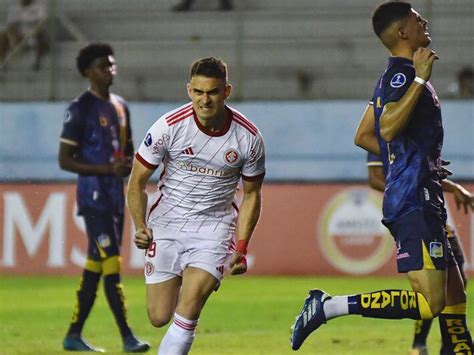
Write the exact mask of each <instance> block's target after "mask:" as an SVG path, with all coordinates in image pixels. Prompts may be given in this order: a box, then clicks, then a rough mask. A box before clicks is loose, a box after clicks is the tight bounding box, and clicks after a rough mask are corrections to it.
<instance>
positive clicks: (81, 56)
mask: <svg viewBox="0 0 474 355" xmlns="http://www.w3.org/2000/svg"><path fill="white" fill-rule="evenodd" d="M109 55H114V50H113V49H112V46H111V45H110V44H107V43H90V44H88V45H87V46H85V47H83V48H81V50H80V51H79V53H78V54H77V57H76V67H77V70H79V73H81V74H82V76H86V74H85V71H86V70H87V68H89V66H90V65H91V63H92V62H93V61H94V60H95V59H97V58H101V57H107V56H109Z"/></svg>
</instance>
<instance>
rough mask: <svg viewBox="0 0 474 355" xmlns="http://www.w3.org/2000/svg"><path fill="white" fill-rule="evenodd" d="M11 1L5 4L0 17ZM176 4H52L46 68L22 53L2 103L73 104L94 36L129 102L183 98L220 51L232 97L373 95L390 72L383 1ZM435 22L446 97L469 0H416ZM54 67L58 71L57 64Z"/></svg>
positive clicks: (467, 55)
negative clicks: (107, 49) (115, 67)
mask: <svg viewBox="0 0 474 355" xmlns="http://www.w3.org/2000/svg"><path fill="white" fill-rule="evenodd" d="M9 3H10V1H9V0H0V21H1V22H4V20H5V18H6V9H7V7H8V4H9ZM174 3H176V1H173V0H160V1H157V0H138V1H128V0H101V1H94V0H67V1H66V0H50V1H49V2H48V4H49V5H50V13H51V14H53V15H55V16H54V18H55V21H53V22H52V23H53V25H52V26H51V28H50V30H51V31H52V32H54V33H56V35H54V37H55V38H57V40H56V41H55V46H54V47H53V51H52V52H51V53H50V54H49V56H48V58H47V60H46V63H45V65H44V68H43V69H42V70H40V71H39V72H33V71H30V70H29V63H30V62H31V60H30V59H28V58H25V56H17V57H15V58H13V60H11V61H10V62H9V63H8V67H7V69H6V70H5V71H3V72H2V73H0V100H20V101H21V100H69V99H70V98H71V97H74V96H75V95H77V93H79V92H80V91H81V90H82V89H83V87H84V85H85V84H84V82H83V81H81V80H79V79H80V77H79V74H77V73H76V71H75V68H74V66H73V64H74V57H75V55H76V53H77V50H78V49H79V48H80V47H81V46H82V45H83V44H84V43H85V42H88V41H97V40H100V41H107V42H110V43H112V45H113V46H114V47H115V49H116V54H117V55H116V56H117V60H118V64H119V74H120V75H119V77H118V79H117V90H118V91H119V92H120V93H121V94H123V95H124V96H125V97H127V98H128V99H129V100H135V101H170V100H182V99H184V98H185V91H184V85H185V82H186V80H187V71H188V67H189V64H190V63H191V62H192V61H193V60H194V59H196V58H198V57H202V56H211V55H214V56H218V57H220V58H222V59H224V60H225V61H226V62H227V63H228V64H229V65H230V66H231V81H232V82H233V83H234V84H235V89H236V90H235V92H234V99H241V100H281V99H287V100H288V99H289V100H295V99H368V98H370V96H371V91H372V88H373V84H374V80H375V79H376V77H377V76H378V74H379V73H380V71H381V70H383V68H384V65H385V61H386V57H387V55H386V54H385V52H384V50H383V49H382V48H381V45H380V44H379V43H378V41H377V40H376V38H375V36H374V35H373V33H372V29H371V24H370V13H371V11H372V9H373V7H374V6H375V5H376V4H377V3H379V1H375V0H370V1H351V0H337V1H332V0H318V1H313V0H295V1H286V0H237V1H235V11H230V12H217V11H213V9H214V8H215V6H216V2H215V1H209V0H207V1H204V0H201V1H197V2H196V9H195V11H190V12H186V13H174V12H171V11H170V8H171V6H172V5H173V4H174ZM412 3H413V5H414V6H415V7H418V8H419V9H420V11H421V12H422V13H423V14H424V15H425V16H426V17H428V19H429V20H430V32H431V33H432V36H433V38H434V44H433V48H435V49H436V50H437V52H438V53H439V55H440V57H441V60H440V61H439V62H438V63H437V64H436V66H435V75H434V81H435V84H436V86H437V88H438V91H439V94H440V95H441V96H443V95H444V94H446V93H447V90H448V84H449V83H451V82H452V81H454V80H455V73H456V72H457V70H458V69H459V68H461V67H462V66H464V65H466V64H470V63H472V59H473V48H474V21H472V18H473V16H474V3H473V1H472V0H456V1H455V0H431V1H422V0H417V1H412ZM52 68H54V70H52Z"/></svg>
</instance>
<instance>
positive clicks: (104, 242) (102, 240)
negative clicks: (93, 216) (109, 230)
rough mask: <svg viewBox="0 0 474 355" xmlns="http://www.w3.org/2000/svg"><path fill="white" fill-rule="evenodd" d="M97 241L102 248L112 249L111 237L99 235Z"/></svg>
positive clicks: (103, 234)
mask: <svg viewBox="0 0 474 355" xmlns="http://www.w3.org/2000/svg"><path fill="white" fill-rule="evenodd" d="M97 241H98V242H99V245H100V246H101V247H102V248H107V247H110V237H109V236H108V235H107V234H105V233H102V234H101V235H99V236H98V237H97Z"/></svg>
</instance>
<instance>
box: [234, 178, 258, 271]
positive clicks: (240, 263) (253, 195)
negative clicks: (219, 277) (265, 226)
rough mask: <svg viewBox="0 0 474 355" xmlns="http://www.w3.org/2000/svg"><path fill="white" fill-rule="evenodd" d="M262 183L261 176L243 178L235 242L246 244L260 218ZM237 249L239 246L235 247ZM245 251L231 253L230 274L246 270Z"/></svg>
mask: <svg viewBox="0 0 474 355" xmlns="http://www.w3.org/2000/svg"><path fill="white" fill-rule="evenodd" d="M262 183H263V177H262V178H261V179H259V180H257V181H245V180H243V193H244V196H243V198H242V204H241V206H240V211H239V219H238V222H237V231H238V233H239V236H238V241H237V243H239V241H240V243H241V244H242V243H243V244H244V245H247V244H248V242H249V241H250V238H252V233H253V231H254V229H255V226H256V225H257V222H258V219H259V218H260V210H261V207H262ZM237 249H239V248H237ZM244 257H245V252H242V251H241V250H240V251H239V250H236V251H235V252H234V255H232V260H231V262H230V265H229V266H230V269H231V274H232V275H238V274H243V273H244V272H246V271H247V263H246V261H245V258H244Z"/></svg>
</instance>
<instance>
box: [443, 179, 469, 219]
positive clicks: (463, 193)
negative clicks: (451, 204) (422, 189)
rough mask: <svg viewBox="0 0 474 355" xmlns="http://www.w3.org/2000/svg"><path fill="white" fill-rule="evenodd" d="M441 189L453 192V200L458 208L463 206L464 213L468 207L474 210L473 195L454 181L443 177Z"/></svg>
mask: <svg viewBox="0 0 474 355" xmlns="http://www.w3.org/2000/svg"><path fill="white" fill-rule="evenodd" d="M442 185H443V191H445V192H450V193H452V194H454V201H455V202H456V207H457V208H458V210H459V209H460V208H461V206H463V208H464V213H466V214H467V213H468V211H469V208H470V209H471V211H474V197H473V195H472V194H471V193H470V192H469V191H467V190H466V189H465V188H464V187H463V186H462V185H460V184H457V183H455V182H454V181H451V180H448V179H444V180H443V181H442Z"/></svg>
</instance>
